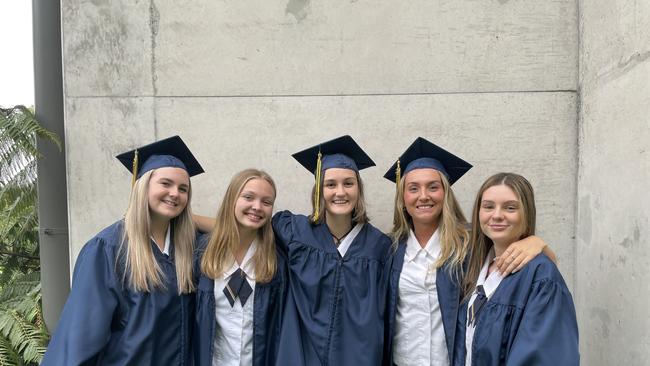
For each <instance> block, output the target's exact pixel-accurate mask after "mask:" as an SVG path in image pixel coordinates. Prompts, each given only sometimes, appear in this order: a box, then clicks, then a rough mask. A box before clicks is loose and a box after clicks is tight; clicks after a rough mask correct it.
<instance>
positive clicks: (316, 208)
mask: <svg viewBox="0 0 650 366" xmlns="http://www.w3.org/2000/svg"><path fill="white" fill-rule="evenodd" d="M321 157H322V155H321V153H320V151H318V159H316V189H315V190H314V216H313V219H312V222H314V223H315V222H317V221H318V217H319V215H318V212H319V211H320V175H321V171H320V169H321Z"/></svg>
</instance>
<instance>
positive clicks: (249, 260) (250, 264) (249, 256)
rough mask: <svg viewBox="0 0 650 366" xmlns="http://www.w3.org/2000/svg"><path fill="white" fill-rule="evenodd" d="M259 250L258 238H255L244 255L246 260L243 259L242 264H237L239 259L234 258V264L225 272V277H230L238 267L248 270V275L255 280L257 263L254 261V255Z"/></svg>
mask: <svg viewBox="0 0 650 366" xmlns="http://www.w3.org/2000/svg"><path fill="white" fill-rule="evenodd" d="M256 251H257V240H253V242H252V243H251V245H250V246H249V247H248V250H247V251H246V254H245V255H244V260H242V264H241V266H240V265H239V264H237V261H235V260H233V263H232V265H231V266H230V268H229V269H227V270H226V271H224V272H223V278H224V279H225V278H228V277H230V276H231V275H232V274H233V273H234V272H235V271H236V270H237V269H238V268H241V269H242V270H243V271H244V272H246V277H248V278H249V279H251V280H255V264H254V261H253V256H254V255H255V252H256Z"/></svg>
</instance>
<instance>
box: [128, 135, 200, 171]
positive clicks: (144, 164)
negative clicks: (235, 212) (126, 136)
mask: <svg viewBox="0 0 650 366" xmlns="http://www.w3.org/2000/svg"><path fill="white" fill-rule="evenodd" d="M116 158H117V159H118V160H119V161H120V162H121V163H122V165H124V166H125V167H126V169H128V170H129V171H130V172H132V173H133V181H134V182H135V180H136V179H139V178H140V177H142V175H143V174H144V173H146V172H148V171H150V170H153V169H158V168H167V167H172V168H181V169H184V170H185V171H187V174H188V175H189V176H190V177H192V176H194V175H197V174H201V173H203V172H204V171H203V168H202V167H201V164H199V162H198V161H197V160H196V158H195V157H194V155H192V152H191V151H190V149H189V148H188V147H187V145H185V143H184V142H183V140H182V139H181V138H180V137H179V136H172V137H169V138H166V139H163V140H159V141H156V142H154V143H151V144H149V145H145V146H142V147H139V148H137V149H134V150H131V151H127V152H125V153H122V154H120V155H118V156H116Z"/></svg>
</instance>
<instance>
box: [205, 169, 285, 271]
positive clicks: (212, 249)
mask: <svg viewBox="0 0 650 366" xmlns="http://www.w3.org/2000/svg"><path fill="white" fill-rule="evenodd" d="M253 179H262V180H264V181H266V182H267V183H269V184H270V185H271V187H272V188H273V194H274V195H275V192H276V189H275V182H273V179H272V178H271V176H270V175H268V174H267V173H266V172H264V171H262V170H257V169H246V170H243V171H241V172H239V173H237V174H236V175H235V176H234V177H233V178H232V180H231V181H230V184H229V185H228V189H226V194H225V196H224V197H223V201H221V205H220V206H219V211H218V212H217V218H216V225H215V227H214V229H213V230H212V234H211V235H210V241H209V242H208V246H207V248H206V250H205V253H204V254H203V258H202V259H201V271H202V272H203V273H204V274H205V275H206V276H208V277H210V278H212V279H215V278H217V277H219V276H221V275H222V274H223V273H224V271H226V270H227V269H228V268H229V267H230V266H231V265H232V263H233V261H234V255H233V253H235V249H236V248H237V246H238V245H239V229H238V226H237V220H236V218H235V203H236V202H237V199H238V198H239V195H240V194H241V192H242V189H244V186H245V185H246V183H248V182H249V181H251V180H253ZM257 240H258V244H259V245H258V247H257V250H256V252H255V255H254V256H253V262H254V263H255V281H256V282H259V283H266V282H269V281H271V279H273V276H274V275H275V271H276V268H277V258H276V254H275V239H274V236H273V228H272V226H271V218H270V217H269V218H267V220H266V222H265V223H264V225H263V226H262V227H261V228H260V229H258V230H257Z"/></svg>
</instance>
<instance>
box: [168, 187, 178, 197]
mask: <svg viewBox="0 0 650 366" xmlns="http://www.w3.org/2000/svg"><path fill="white" fill-rule="evenodd" d="M169 195H170V196H172V197H176V196H178V187H171V188H169Z"/></svg>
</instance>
